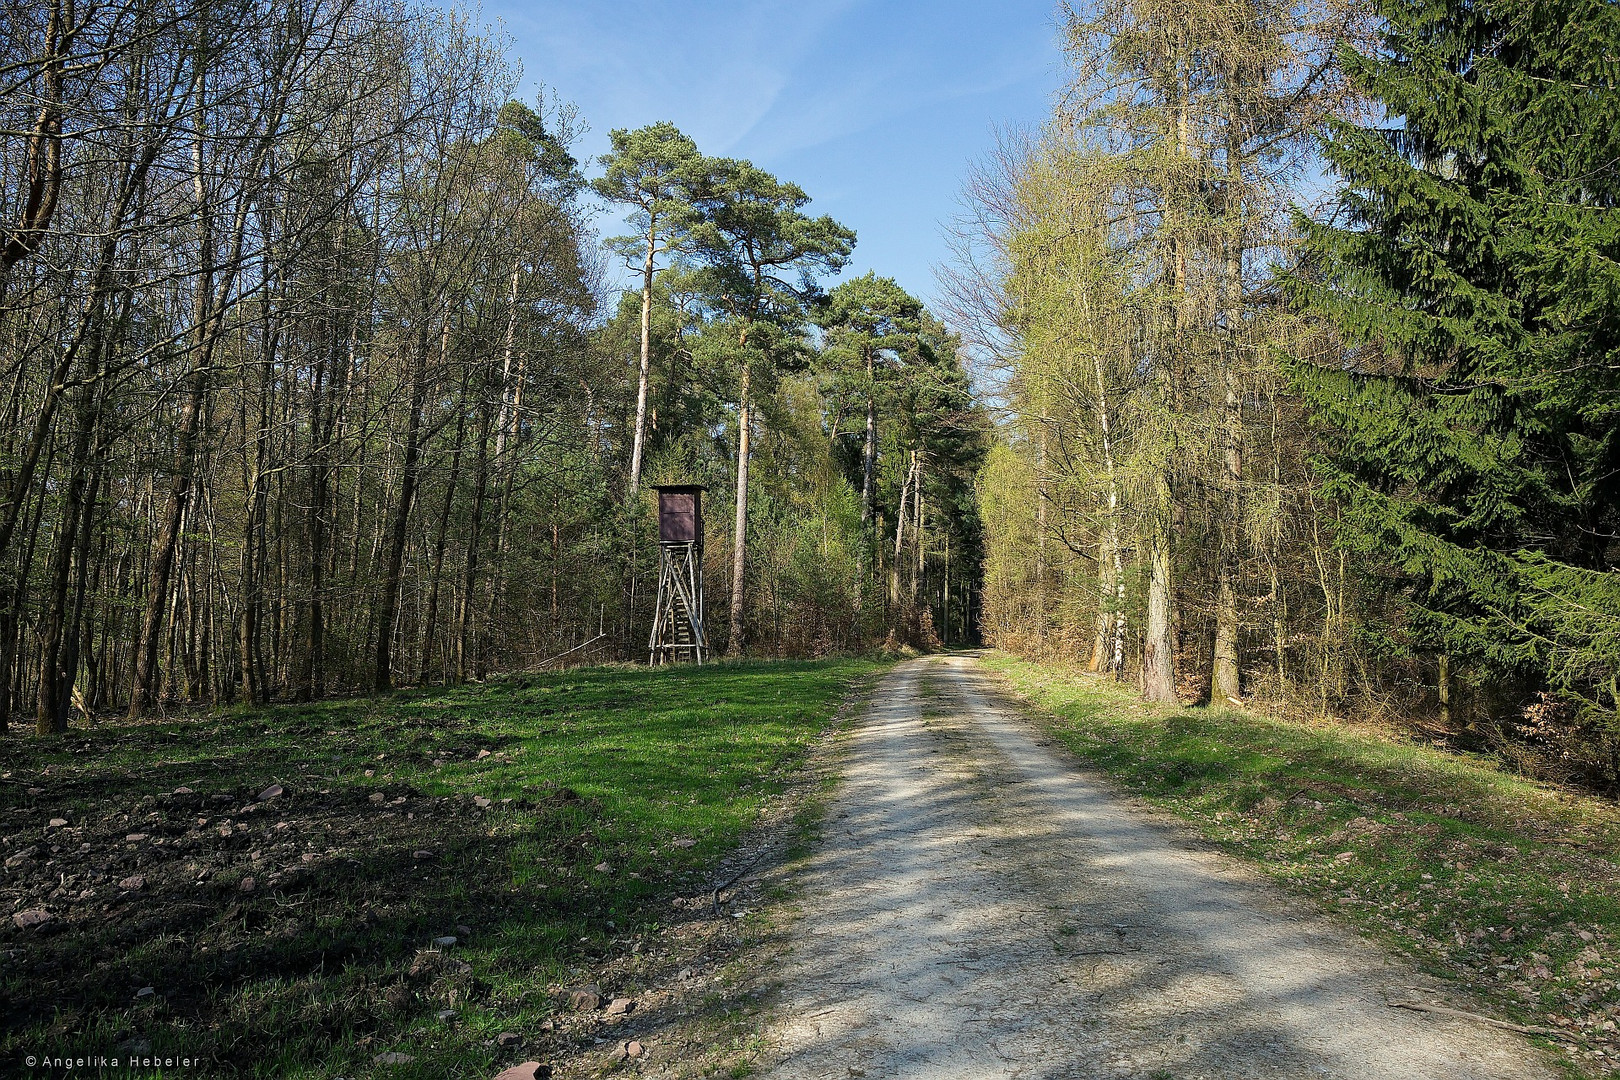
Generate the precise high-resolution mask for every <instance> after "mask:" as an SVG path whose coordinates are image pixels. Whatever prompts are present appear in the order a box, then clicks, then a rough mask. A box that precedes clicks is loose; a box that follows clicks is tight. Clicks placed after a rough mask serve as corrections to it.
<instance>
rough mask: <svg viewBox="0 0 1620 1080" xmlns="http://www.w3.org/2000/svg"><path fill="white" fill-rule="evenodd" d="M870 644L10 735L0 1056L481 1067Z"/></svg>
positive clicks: (285, 1072) (656, 888) (770, 773)
mask: <svg viewBox="0 0 1620 1080" xmlns="http://www.w3.org/2000/svg"><path fill="white" fill-rule="evenodd" d="M881 666H882V665H880V664H878V663H876V662H872V661H864V660H851V659H841V660H830V661H822V662H814V663H745V664H719V665H709V666H705V667H703V668H701V669H700V668H695V667H676V668H670V669H664V670H660V671H656V672H653V671H648V670H646V669H641V668H628V667H609V668H593V669H578V670H573V671H568V672H562V673H556V674H547V675H542V676H531V677H526V678H517V679H512V680H508V681H503V682H495V683H490V684H487V685H483V686H474V687H463V688H456V689H448V690H423V691H408V692H401V693H398V694H394V695H391V696H388V697H384V698H381V699H376V700H355V701H340V702H329V703H321V704H317V705H309V706H280V707H273V708H269V709H262V710H237V711H233V712H228V713H224V714H214V715H204V716H192V717H185V718H179V719H172V720H167V721H163V722H158V723H152V724H145V725H141V726H137V727H123V726H103V727H98V728H93V729H87V730H76V731H74V732H72V733H70V734H69V735H67V736H65V737H63V738H61V739H56V740H49V741H44V740H35V739H34V738H32V737H23V736H17V735H13V736H11V737H9V738H7V739H5V740H0V748H3V750H4V753H5V757H4V762H5V764H4V766H3V770H4V771H3V775H0V837H4V846H3V847H0V856H3V857H4V858H5V859H6V861H7V862H8V863H10V865H8V866H7V867H6V868H5V869H4V870H0V901H3V902H4V904H5V912H4V917H5V922H4V924H3V925H0V1019H3V1032H4V1033H3V1034H0V1072H9V1071H10V1070H12V1069H14V1068H16V1067H18V1066H20V1065H21V1063H22V1060H23V1059H24V1058H25V1056H26V1055H28V1054H41V1055H44V1054H49V1055H51V1056H57V1055H73V1054H78V1053H92V1052H93V1053H98V1054H108V1055H111V1054H113V1053H114V1052H115V1050H116V1049H117V1048H120V1047H121V1048H122V1050H121V1051H119V1052H120V1053H124V1054H127V1053H129V1052H131V1050H132V1049H133V1050H135V1051H149V1052H150V1053H151V1054H153V1055H165V1054H188V1055H190V1056H193V1057H200V1058H203V1059H205V1061H206V1062H207V1064H206V1067H204V1068H203V1069H201V1070H200V1071H198V1070H196V1069H193V1070H183V1071H182V1072H181V1073H180V1074H178V1075H187V1076H195V1075H209V1076H214V1075H235V1076H262V1077H317V1076H319V1077H331V1076H338V1075H341V1076H346V1077H351V1078H353V1077H366V1076H373V1075H376V1076H388V1077H400V1078H406V1077H487V1076H489V1075H491V1074H492V1073H493V1072H494V1071H496V1070H497V1069H498V1067H499V1066H500V1065H502V1064H505V1063H509V1060H522V1059H523V1056H524V1054H519V1053H515V1052H508V1051H505V1050H501V1049H498V1048H497V1047H495V1046H494V1045H493V1040H494V1038H495V1036H496V1035H497V1034H499V1033H501V1032H508V1031H510V1032H516V1033H519V1034H521V1035H523V1036H524V1037H525V1038H526V1039H527V1040H528V1049H527V1050H526V1051H525V1054H527V1055H528V1056H533V1055H534V1053H535V1050H534V1047H535V1046H536V1045H537V1042H539V1043H541V1044H543V1042H544V1037H542V1036H539V1035H538V1034H537V1033H539V1032H540V1031H542V1030H543V1026H544V1022H545V1021H546V1019H547V1018H548V1017H549V1016H551V1014H552V1013H553V1011H554V1010H555V1009H557V1008H559V1007H560V1006H559V1005H558V1004H557V1003H556V1002H555V1001H554V1000H553V998H552V996H551V995H550V994H548V993H547V987H548V986H550V985H553V984H560V983H567V982H569V981H571V980H572V981H582V980H583V979H585V978H586V977H588V976H589V974H590V972H591V971H592V970H593V969H594V968H595V967H596V966H598V965H600V964H601V963H602V962H604V961H605V960H606V959H607V958H608V957H610V956H616V955H620V954H623V953H625V952H626V950H627V949H628V948H629V947H630V943H632V942H634V941H639V940H641V939H642V938H643V937H644V936H645V935H647V934H650V933H653V932H655V931H656V930H657V929H658V924H659V918H660V912H661V911H667V904H666V903H665V901H667V900H668V898H669V897H670V896H672V895H678V894H680V893H682V892H683V891H686V892H690V891H693V890H695V889H697V888H699V887H701V886H702V884H703V883H704V882H706V881H708V880H709V877H710V875H711V874H712V873H713V872H714V869H715V866H716V864H717V863H718V861H719V860H720V859H721V858H722V857H723V856H724V855H725V854H726V853H727V852H728V851H730V850H732V848H733V847H734V845H735V844H736V842H737V841H738V839H739V838H740V837H741V835H742V834H743V833H744V832H745V831H746V830H747V829H748V828H749V827H750V826H751V825H753V824H754V823H755V822H756V821H757V820H758V818H759V815H760V812H761V810H762V808H763V807H764V806H765V805H766V803H767V801H768V800H769V799H770V798H771V796H772V795H774V794H775V793H777V792H779V791H780V790H781V788H782V785H783V783H784V780H785V779H786V778H787V777H788V775H789V774H790V773H791V772H792V771H793V769H794V768H795V766H796V765H797V763H798V762H799V761H800V760H801V758H802V756H803V753H804V751H805V750H806V748H807V746H808V745H809V743H810V741H811V740H812V739H814V738H815V737H816V736H817V735H818V734H819V733H821V732H822V731H823V730H825V729H826V727H827V725H828V724H829V722H830V721H831V719H832V717H833V716H834V714H835V712H836V710H837V707H838V705H839V703H840V702H841V701H842V700H843V699H844V698H845V696H846V695H847V694H848V693H849V692H850V690H851V689H852V687H853V686H854V685H855V684H856V683H857V682H860V681H861V680H863V679H865V678H867V677H869V676H871V675H872V674H873V673H874V672H876V671H877V670H879V669H880V668H881ZM271 784H279V785H281V786H282V787H283V788H284V789H285V790H284V792H283V793H282V794H281V795H278V796H275V797H273V798H270V799H268V800H264V801H262V802H261V801H258V800H257V799H256V796H257V794H258V793H261V792H262V791H264V790H265V789H267V788H268V787H269V786H270V785H271ZM182 788H189V789H191V790H190V791H189V792H185V791H179V790H178V789H182ZM53 818H65V819H67V822H68V824H67V825H66V826H56V827H52V826H50V825H49V821H50V820H51V819H53ZM130 837H140V839H130ZM687 841H690V842H691V843H690V845H688V843H687ZM422 852H427V853H428V854H425V855H422V854H419V853H422ZM598 867H601V869H598ZM135 876H140V877H141V878H143V879H144V880H143V881H142V882H141V883H140V884H139V885H138V887H128V886H129V885H131V884H132V882H131V879H132V878H134V877H135ZM247 878H252V879H253V886H252V888H251V890H248V891H244V879H247ZM121 883H122V884H121ZM34 909H44V910H47V911H49V912H50V913H51V914H52V916H53V917H52V919H51V921H50V922H49V923H48V924H46V926H44V927H42V928H38V929H22V928H20V927H18V926H16V925H14V923H13V920H12V919H11V917H10V916H11V914H12V913H13V912H16V911H22V910H34ZM458 926H462V927H466V928H467V929H469V930H470V931H471V932H470V934H469V933H467V932H465V931H458V930H457V927H458ZM448 935H453V936H456V937H457V938H458V941H457V942H456V944H455V945H454V946H451V947H448V948H446V949H444V950H442V951H440V950H437V949H435V948H433V947H432V946H431V942H432V939H433V938H435V937H439V936H448ZM144 987H151V988H152V989H153V992H152V993H150V994H147V995H144V996H141V997H137V996H136V995H137V992H138V991H140V990H141V989H142V988H144ZM441 1012H453V1013H454V1016H453V1017H445V1018H443V1019H441V1017H440V1013H441ZM390 1051H396V1052H400V1053H404V1054H409V1055H411V1056H412V1057H413V1058H414V1061H412V1062H411V1063H409V1064H403V1065H376V1064H374V1063H373V1059H374V1058H375V1056H376V1055H378V1054H381V1053H385V1052H390ZM542 1059H544V1055H543V1054H542ZM143 1075H154V1074H151V1073H146V1074H143Z"/></svg>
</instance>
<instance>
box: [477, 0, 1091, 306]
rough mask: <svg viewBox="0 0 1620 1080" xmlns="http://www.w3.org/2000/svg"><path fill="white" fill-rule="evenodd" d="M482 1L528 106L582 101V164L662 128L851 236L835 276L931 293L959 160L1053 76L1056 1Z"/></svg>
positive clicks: (1030, 111) (1047, 94) (1044, 99)
mask: <svg viewBox="0 0 1620 1080" xmlns="http://www.w3.org/2000/svg"><path fill="white" fill-rule="evenodd" d="M486 3H487V4H488V6H486V7H485V9H484V10H485V13H486V14H487V15H489V16H490V17H492V18H495V19H498V20H499V21H500V22H501V23H502V24H503V25H504V27H505V29H506V31H507V32H508V33H510V34H511V35H512V38H513V40H514V46H515V49H516V52H517V54H518V56H519V57H521V59H522V61H523V66H524V74H525V83H526V86H525V95H526V96H530V97H532V95H533V92H534V90H535V88H536V86H537V85H538V83H541V82H543V83H545V84H546V85H548V86H550V87H552V88H553V89H555V90H556V91H557V92H558V93H559V94H560V95H561V96H562V97H563V98H565V99H567V100H571V101H573V102H574V103H575V104H576V105H577V106H578V107H579V110H580V114H581V117H582V119H584V120H585V122H586V123H588V124H589V125H590V128H591V131H590V133H589V134H588V135H587V136H586V138H585V140H584V143H583V145H582V147H581V148H580V149H581V150H582V151H583V153H584V154H589V155H592V156H595V155H598V154H600V153H602V152H603V150H605V149H606V146H607V133H608V132H609V131H610V130H611V129H613V128H618V127H640V126H641V125H643V124H649V123H652V122H654V121H657V120H670V121H672V122H674V123H675V125H676V126H678V127H679V128H681V129H682V130H683V131H685V132H686V133H687V134H688V135H690V136H691V137H692V138H693V139H695V140H696V141H697V144H698V148H699V149H700V150H702V151H703V152H704V153H707V154H713V155H725V156H729V157H743V158H748V159H750V160H751V161H753V162H754V163H755V164H756V165H759V166H760V167H761V168H764V169H767V170H769V171H770V172H772V173H775V174H776V175H777V176H778V177H780V178H782V179H784V180H791V181H793V182H795V183H797V184H799V186H801V187H802V188H804V189H805V191H806V192H808V193H809V195H810V197H811V198H812V200H813V201H812V203H811V204H810V207H809V209H810V211H811V212H813V213H825V214H831V215H832V216H833V217H834V218H836V219H837V220H839V221H841V222H843V223H844V224H845V225H848V226H850V227H851V228H853V229H854V230H855V231H856V233H857V235H858V238H859V239H858V243H857V245H856V249H855V255H854V259H853V261H852V263H851V265H850V268H849V269H848V270H846V271H845V275H844V276H845V277H848V276H849V275H851V274H860V273H864V272H865V271H866V270H868V269H871V270H876V271H877V272H878V273H879V274H883V275H886V276H890V277H893V278H896V279H897V280H898V281H899V282H900V284H901V285H902V286H904V287H905V288H907V289H909V290H911V291H912V292H913V293H915V294H917V295H919V296H921V297H923V298H924V299H925V300H926V299H930V298H931V297H932V296H933V294H934V292H935V285H934V277H933V267H934V266H935V265H936V264H938V263H939V262H941V261H943V260H944V259H945V258H946V250H945V245H944V242H943V240H942V238H941V225H942V223H943V222H945V221H947V220H949V219H950V218H951V217H953V216H955V214H956V213H957V206H958V203H957V200H958V198H959V193H960V191H961V182H962V176H963V173H964V170H965V168H966V166H967V165H968V163H969V162H971V161H973V160H975V159H978V158H980V157H981V156H982V155H983V154H984V153H985V152H986V150H987V149H988V148H989V147H990V146H991V145H993V143H994V140H995V131H996V129H997V128H998V127H1009V126H1013V127H1016V126H1029V125H1034V124H1038V123H1039V122H1040V121H1041V120H1042V119H1043V118H1044V117H1045V116H1046V114H1047V112H1048V110H1049V108H1050V104H1051V98H1052V94H1053V92H1054V90H1055V89H1056V87H1057V85H1058V81H1059V79H1060V77H1061V74H1062V57H1061V54H1060V52H1059V50H1058V48H1057V45H1056V32H1055V24H1054V11H1055V3H1054V2H1053V0H1001V2H999V3H974V2H971V0H934V2H931V3H922V2H918V0H882V2H879V0H868V2H859V0H827V2H816V0H804V2H799V3H793V2H782V0H753V2H735V0H728V2H724V3H694V2H678V0H665V2H661V3H660V2H657V0H615V2H612V3H607V2H598V0H505V2H490V0H486ZM599 224H600V227H601V228H602V230H603V233H604V235H609V234H612V233H615V232H618V231H619V223H618V221H617V220H615V219H614V218H612V217H604V218H602V219H601V221H600V222H599Z"/></svg>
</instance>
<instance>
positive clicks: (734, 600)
mask: <svg viewBox="0 0 1620 1080" xmlns="http://www.w3.org/2000/svg"><path fill="white" fill-rule="evenodd" d="M742 336H743V341H742V342H740V343H739V349H742V348H746V343H747V338H748V331H746V330H744V331H743V335H742ZM750 375H751V371H750V369H749V365H748V359H747V356H746V354H745V355H744V357H743V373H742V390H741V392H740V393H739V394H738V395H737V402H738V408H737V517H736V521H735V523H734V524H733V527H732V545H731V626H730V633H729V635H728V636H727V639H726V655H727V656H741V655H742V653H743V580H744V577H743V575H744V571H745V562H744V560H745V551H746V548H747V544H746V539H747V536H748V443H749V438H750V435H751V432H750V428H751V427H752V424H753V416H752V414H751V413H750V411H749V403H748V391H749V384H750V381H751V380H750Z"/></svg>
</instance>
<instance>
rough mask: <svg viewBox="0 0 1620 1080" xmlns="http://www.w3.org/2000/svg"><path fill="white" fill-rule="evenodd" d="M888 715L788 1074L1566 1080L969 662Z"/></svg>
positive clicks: (782, 1049) (844, 801)
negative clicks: (1132, 785) (1129, 794)
mask: <svg viewBox="0 0 1620 1080" xmlns="http://www.w3.org/2000/svg"><path fill="white" fill-rule="evenodd" d="M873 702H874V703H873V705H872V706H871V708H870V710H869V712H868V713H867V715H866V717H865V719H864V721H863V722H862V724H861V725H860V727H859V728H858V730H857V731H856V733H855V734H854V735H853V736H852V742H851V746H850V749H849V755H848V760H847V762H846V767H845V776H844V781H843V784H842V786H841V787H840V789H839V792H838V794H837V795H836V796H835V799H834V802H833V805H832V806H831V808H830V811H829V813H828V816H827V819H826V821H825V823H824V828H823V838H822V840H821V843H820V847H819V848H818V850H817V852H816V853H815V854H814V855H813V856H812V857H811V859H810V860H809V862H808V864H807V866H806V868H805V869H804V870H803V871H802V875H801V878H800V881H799V884H800V885H801V887H802V892H801V897H802V899H801V901H800V904H799V907H800V915H799V921H798V922H797V923H796V924H794V927H793V930H792V935H793V937H792V940H793V945H792V947H791V951H790V952H789V954H788V956H787V959H786V962H785V964H784V966H783V967H782V969H781V970H780V973H779V974H780V979H781V986H782V991H781V994H780V996H779V998H778V1000H777V1007H776V1009H775V1010H774V1013H773V1015H775V1016H776V1017H777V1020H776V1021H775V1022H774V1026H772V1027H770V1028H769V1029H767V1031H766V1032H765V1043H766V1047H767V1050H766V1054H765V1061H766V1062H767V1063H769V1065H770V1067H769V1068H768V1069H767V1070H766V1074H767V1075H768V1076H770V1077H772V1078H773V1080H801V1078H803V1080H810V1078H815V1080H844V1078H846V1077H862V1076H865V1077H871V1078H873V1080H878V1078H882V1080H903V1078H916V1080H958V1078H960V1080H981V1078H991V1077H1017V1078H1020V1080H1023V1078H1048V1077H1050V1078H1057V1077H1134V1078H1141V1080H1193V1078H1197V1077H1205V1078H1208V1080H1217V1078H1220V1080H1225V1078H1228V1077H1267V1078H1272V1077H1302V1078H1312V1080H1314V1078H1318V1077H1344V1078H1347V1080H1349V1078H1356V1080H1360V1078H1368V1077H1380V1078H1381V1077H1457V1078H1463V1077H1470V1078H1472V1077H1478V1078H1482V1080H1483V1078H1487V1077H1488V1078H1493V1080H1510V1078H1513V1080H1516V1078H1521V1077H1523V1078H1529V1077H1547V1078H1551V1077H1555V1076H1559V1075H1561V1074H1560V1072H1559V1071H1558V1070H1557V1069H1555V1068H1554V1067H1553V1066H1552V1065H1551V1063H1550V1062H1549V1060H1548V1059H1546V1058H1545V1057H1544V1056H1543V1055H1542V1054H1541V1053H1540V1052H1539V1051H1538V1050H1536V1049H1535V1048H1534V1047H1532V1046H1531V1045H1530V1044H1529V1043H1528V1042H1526V1041H1524V1040H1523V1039H1521V1038H1520V1037H1519V1036H1518V1035H1516V1034H1514V1033H1512V1032H1506V1031H1502V1030H1499V1029H1492V1028H1488V1027H1485V1026H1483V1025H1480V1024H1477V1023H1475V1022H1472V1021H1468V1020H1456V1019H1450V1018H1446V1017H1443V1016H1438V1015H1435V1014H1429V1013H1417V1012H1411V1011H1408V1010H1405V1009H1398V1008H1391V1007H1390V1006H1389V1005H1388V1004H1387V1003H1388V1002H1390V1001H1403V1000H1426V1001H1430V1002H1437V1003H1438V1002H1442V1001H1444V1000H1445V999H1444V998H1443V996H1439V995H1438V994H1437V991H1438V984H1436V983H1434V982H1433V981H1431V980H1428V979H1426V978H1424V977H1423V976H1421V975H1419V974H1416V973H1415V972H1413V971H1412V970H1411V969H1410V968H1409V967H1407V966H1405V965H1403V964H1402V963H1400V962H1398V961H1395V960H1392V959H1390V958H1388V957H1386V956H1385V955H1383V954H1382V953H1380V952H1379V951H1378V950H1377V949H1375V948H1373V947H1372V946H1370V945H1368V944H1366V943H1365V942H1363V941H1361V940H1359V939H1358V938H1357V937H1356V936H1355V935H1354V934H1352V933H1351V932H1349V931H1348V930H1346V929H1344V928H1342V927H1340V926H1338V925H1336V924H1334V923H1332V922H1330V921H1328V920H1327V919H1326V918H1324V917H1322V916H1320V915H1318V914H1316V913H1315V912H1314V911H1313V910H1310V909H1308V908H1307V907H1306V906H1304V905H1302V904H1301V903H1299V902H1297V901H1293V900H1290V899H1289V898H1287V897H1285V896H1284V895H1283V894H1281V893H1280V892H1279V891H1278V890H1277V889H1276V888H1275V887H1273V886H1271V885H1269V884H1268V883H1267V882H1265V881H1264V880H1263V879H1261V878H1259V877H1258V876H1257V875H1255V874H1254V873H1252V872H1250V871H1247V870H1245V869H1244V868H1243V867H1241V866H1239V865H1238V864H1237V863H1235V862H1234V861H1232V860H1230V859H1228V858H1225V857H1223V856H1221V855H1218V854H1215V853H1212V852H1209V851H1204V850H1200V849H1199V848H1198V847H1197V846H1196V845H1195V844H1193V843H1191V842H1189V841H1188V840H1186V839H1185V838H1183V837H1180V836H1178V835H1177V833H1176V831H1175V830H1174V829H1173V828H1172V827H1169V826H1166V825H1164V824H1162V823H1160V822H1158V821H1156V820H1155V819H1154V818H1153V817H1152V816H1151V815H1149V814H1147V813H1145V812H1143V811H1142V810H1140V809H1136V808H1134V807H1132V806H1131V805H1130V804H1129V802H1128V801H1127V800H1124V799H1122V798H1121V797H1119V796H1118V795H1117V794H1114V793H1113V792H1111V791H1110V790H1109V788H1108V787H1107V786H1106V785H1104V784H1102V783H1099V782H1097V781H1096V780H1094V779H1093V778H1091V777H1089V776H1088V775H1087V774H1086V773H1085V772H1084V770H1083V769H1081V768H1080V767H1078V766H1077V765H1076V763H1075V762H1074V760H1073V759H1072V758H1069V757H1067V755H1066V754H1065V752H1063V751H1061V750H1058V749H1056V748H1050V747H1049V745H1048V743H1047V742H1046V741H1045V738H1044V736H1042V735H1041V733H1040V732H1038V731H1037V730H1036V729H1034V728H1033V727H1031V726H1029V725H1028V724H1026V723H1025V722H1024V721H1023V720H1021V719H1019V718H1018V717H1017V715H1016V713H1015V712H1014V711H1013V710H1012V709H1009V708H1007V707H1005V706H1004V705H1003V704H1001V702H1000V700H999V699H998V697H997V695H996V693H995V691H994V690H993V688H992V686H991V684H990V683H989V681H988V679H987V678H985V677H984V676H983V675H982V674H981V673H980V671H979V669H978V667H977V664H976V661H975V660H974V659H973V658H972V657H970V656H962V655H956V656H949V657H931V658H926V659H923V660H916V661H911V662H908V663H905V664H902V665H901V666H899V667H898V668H896V669H895V670H894V671H893V672H892V673H891V674H890V675H888V676H887V677H886V679H885V681H884V683H883V684H882V685H881V686H880V687H879V688H878V691H877V693H876V695H875V696H874V698H873ZM1465 1007H1466V1003H1465Z"/></svg>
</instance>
